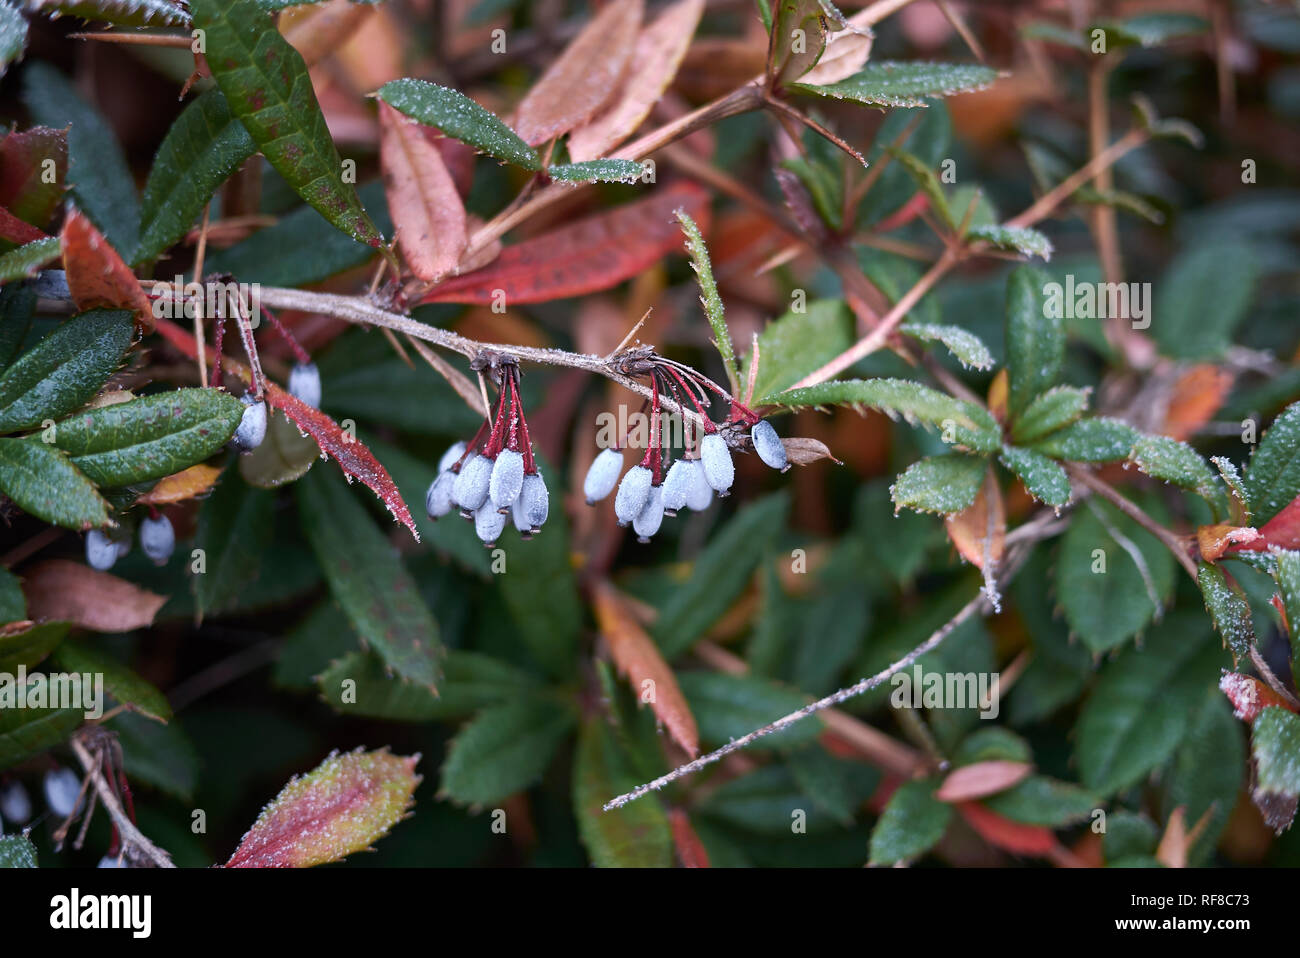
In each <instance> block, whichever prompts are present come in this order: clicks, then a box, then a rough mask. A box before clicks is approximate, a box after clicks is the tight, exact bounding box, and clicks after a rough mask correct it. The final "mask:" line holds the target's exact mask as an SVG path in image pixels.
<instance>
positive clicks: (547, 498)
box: [515, 472, 551, 535]
mask: <svg viewBox="0 0 1300 958" xmlns="http://www.w3.org/2000/svg"><path fill="white" fill-rule="evenodd" d="M520 503H522V504H523V507H524V515H525V519H526V520H527V522H528V531H529V532H530V533H532V534H533V535H536V534H537V533H538V532H540V531H541V528H542V526H544V525H545V524H546V517H547V516H549V515H550V513H551V494H550V493H549V492H547V491H546V480H545V479H543V478H542V474H541V473H540V472H535V473H533V474H532V475H529V476H524V487H523V489H522V490H521V491H520V493H519V498H518V499H516V500H515V506H516V507H518V506H519V504H520Z"/></svg>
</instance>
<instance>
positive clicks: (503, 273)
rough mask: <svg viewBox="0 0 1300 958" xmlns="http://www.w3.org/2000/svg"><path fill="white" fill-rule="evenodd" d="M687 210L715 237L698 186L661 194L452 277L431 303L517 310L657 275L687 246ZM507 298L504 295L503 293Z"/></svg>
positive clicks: (680, 185)
mask: <svg viewBox="0 0 1300 958" xmlns="http://www.w3.org/2000/svg"><path fill="white" fill-rule="evenodd" d="M678 207H684V208H685V209H686V211H687V212H688V213H690V214H691V216H692V217H693V218H694V219H696V220H697V221H699V222H700V228H701V229H702V230H705V231H707V226H708V223H707V220H708V212H709V194H708V193H707V192H706V191H705V190H704V189H703V188H701V187H699V186H696V185H695V184H693V183H687V182H681V183H674V184H673V185H671V186H666V187H656V188H655V192H654V195H652V196H650V197H648V198H647V199H643V200H637V201H635V202H633V203H628V204H626V205H624V206H618V207H615V208H614V209H611V210H606V211H604V212H602V213H598V214H596V215H594V216H589V217H587V218H586V219H582V220H579V221H577V222H576V223H570V224H568V225H566V226H562V227H560V228H559V229H556V230H553V231H551V232H549V233H545V234H543V235H541V236H537V237H534V238H533V239H529V240H525V241H524V242H522V243H517V244H515V245H514V246H508V247H506V248H505V249H504V250H502V251H501V255H500V256H499V257H497V259H496V260H495V261H494V262H493V263H492V264H491V265H489V266H486V267H484V268H483V269H479V270H475V271H474V272H472V273H464V274H462V275H460V276H455V277H452V278H451V279H449V280H447V281H446V282H445V283H442V284H441V285H439V286H437V287H435V288H434V289H433V290H431V291H430V292H429V293H428V294H426V295H425V296H424V298H423V299H422V300H421V302H425V303H469V304H472V305H478V306H490V305H492V303H493V302H494V301H496V300H499V298H500V296H501V295H502V294H504V296H505V300H506V302H507V303H509V304H510V305H512V306H515V305H520V306H522V305H525V304H527V303H547V302H550V301H552V300H556V299H567V298H569V297H572V296H585V295H587V294H588V293H598V292H601V291H603V290H606V289H609V288H610V287H612V286H616V285H617V284H619V283H621V282H623V281H624V280H626V279H631V278H632V277H634V276H637V275H639V274H640V273H642V272H644V271H645V270H647V269H649V268H650V267H651V266H653V265H654V264H655V263H656V262H658V261H659V259H661V258H662V257H663V256H666V255H667V254H669V253H672V252H675V251H677V250H678V249H680V247H681V233H680V232H679V230H678V227H677V223H676V220H674V219H673V210H674V209H676V208H678ZM498 291H500V292H498Z"/></svg>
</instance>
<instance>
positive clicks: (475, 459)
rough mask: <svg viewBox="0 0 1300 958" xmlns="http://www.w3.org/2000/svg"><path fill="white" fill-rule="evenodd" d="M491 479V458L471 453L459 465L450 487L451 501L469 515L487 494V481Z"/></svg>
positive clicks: (481, 503)
mask: <svg viewBox="0 0 1300 958" xmlns="http://www.w3.org/2000/svg"><path fill="white" fill-rule="evenodd" d="M491 481H492V460H491V459H488V458H487V457H486V456H480V455H477V454H476V455H473V456H471V457H470V459H469V461H468V462H467V463H465V464H464V465H463V466H461V467H460V472H459V473H457V475H456V481H455V482H454V483H453V484H452V487H451V501H452V502H453V503H455V504H456V505H457V506H459V507H460V510H461V512H462V513H465V514H466V515H469V514H470V513H473V512H475V511H477V510H478V507H479V506H481V505H483V502H484V501H485V500H486V499H487V496H488V483H489V482H491Z"/></svg>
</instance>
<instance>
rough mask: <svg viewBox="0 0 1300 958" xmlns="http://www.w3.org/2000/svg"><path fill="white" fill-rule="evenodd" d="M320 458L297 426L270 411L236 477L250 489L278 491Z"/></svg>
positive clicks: (315, 446) (241, 459) (242, 457)
mask: <svg viewBox="0 0 1300 958" xmlns="http://www.w3.org/2000/svg"><path fill="white" fill-rule="evenodd" d="M367 448H369V447H367ZM371 451H372V452H373V451H374V450H373V449H372V450H371ZM320 458H321V449H320V445H319V444H318V443H317V442H316V440H315V439H314V438H312V436H311V435H310V434H304V433H302V432H300V431H299V430H298V426H297V424H295V423H294V422H292V421H291V420H290V419H289V417H288V416H286V415H285V414H284V413H283V412H282V411H281V410H279V409H273V410H271V414H270V416H268V417H267V422H266V438H265V439H263V440H262V444H261V445H260V446H258V447H257V448H256V449H254V450H253V451H252V452H248V453H243V454H241V455H240V457H239V474H240V475H241V476H243V478H244V481H245V482H246V483H248V484H249V485H250V486H254V487H256V488H258V489H278V488H280V487H281V486H285V485H288V484H289V483H291V482H296V481H297V480H299V479H301V478H302V477H303V476H304V475H306V474H307V470H308V469H310V468H311V467H312V466H314V465H316V463H317V462H319V461H320ZM381 461H383V460H382V459H381Z"/></svg>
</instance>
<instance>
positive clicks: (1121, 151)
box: [1005, 128, 1151, 227]
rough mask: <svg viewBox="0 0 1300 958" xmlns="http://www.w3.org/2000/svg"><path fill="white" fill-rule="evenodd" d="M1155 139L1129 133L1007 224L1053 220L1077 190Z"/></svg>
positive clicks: (1143, 133)
mask: <svg viewBox="0 0 1300 958" xmlns="http://www.w3.org/2000/svg"><path fill="white" fill-rule="evenodd" d="M1150 138H1151V134H1150V132H1149V131H1147V130H1144V129H1141V128H1135V129H1132V130H1129V131H1128V132H1127V133H1125V134H1124V135H1123V136H1121V137H1120V138H1119V139H1118V140H1116V141H1115V142H1114V143H1112V144H1111V145H1110V146H1108V147H1106V149H1104V150H1102V151H1101V152H1100V153H1098V154H1097V155H1096V156H1094V157H1093V158H1092V159H1090V160H1089V161H1088V162H1087V163H1085V164H1083V166H1081V167H1079V168H1078V169H1077V170H1075V171H1074V172H1073V173H1071V174H1070V175H1069V176H1067V177H1066V178H1065V179H1063V180H1061V182H1060V183H1057V184H1056V185H1055V186H1053V187H1052V188H1051V189H1050V190H1048V191H1047V192H1046V193H1044V194H1043V195H1042V196H1040V197H1039V198H1038V199H1037V200H1035V201H1034V203H1033V204H1032V205H1031V206H1029V207H1028V208H1027V209H1025V210H1024V212H1022V213H1019V214H1017V215H1016V216H1013V217H1012V218H1011V219H1009V220H1007V222H1006V224H1005V225H1007V226H1009V227H1019V226H1033V225H1034V224H1035V223H1037V222H1038V221H1039V220H1041V219H1043V218H1044V217H1047V216H1050V215H1051V214H1052V212H1053V211H1054V210H1055V209H1056V208H1057V207H1058V206H1060V205H1061V204H1062V203H1063V202H1065V200H1066V199H1067V198H1068V197H1070V196H1071V195H1073V193H1074V192H1075V190H1077V189H1078V188H1079V187H1081V186H1083V184H1085V183H1087V182H1088V181H1089V180H1090V179H1092V178H1093V177H1094V176H1096V175H1097V172H1098V171H1099V170H1103V169H1106V168H1107V167H1110V166H1113V165H1114V164H1115V163H1116V162H1118V161H1119V160H1120V158H1121V157H1123V156H1125V155H1126V154H1128V153H1130V152H1132V151H1133V150H1135V149H1137V148H1138V147H1139V146H1141V145H1142V144H1143V143H1145V142H1146V141H1147V140H1149V139H1150Z"/></svg>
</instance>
